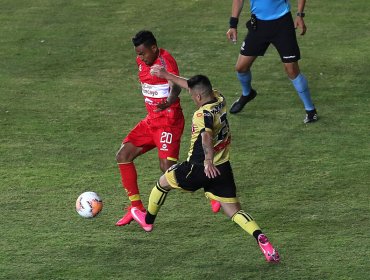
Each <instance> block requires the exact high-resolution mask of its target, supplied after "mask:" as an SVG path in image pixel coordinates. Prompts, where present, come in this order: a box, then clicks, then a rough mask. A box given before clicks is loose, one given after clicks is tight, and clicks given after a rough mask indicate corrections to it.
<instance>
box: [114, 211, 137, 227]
mask: <svg viewBox="0 0 370 280" xmlns="http://www.w3.org/2000/svg"><path fill="white" fill-rule="evenodd" d="M131 208H132V206H129V207H127V208H125V210H127V213H126V214H125V215H124V216H123V217H122V218H121V219H120V220H118V222H117V223H116V226H119V227H120V226H125V225H128V224H129V223H131V222H132V221H133V220H134V218H133V217H132V215H131Z"/></svg>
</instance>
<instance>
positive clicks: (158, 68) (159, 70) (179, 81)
mask: <svg viewBox="0 0 370 280" xmlns="http://www.w3.org/2000/svg"><path fill="white" fill-rule="evenodd" d="M150 74H152V75H154V76H157V77H159V78H162V79H166V80H167V81H169V82H172V83H174V84H176V85H178V86H180V87H182V88H184V89H188V82H187V81H188V80H187V79H185V78H182V77H180V76H176V75H174V74H172V73H169V72H167V70H166V69H165V68H164V67H163V66H162V65H158V64H156V65H153V66H152V67H151V68H150Z"/></svg>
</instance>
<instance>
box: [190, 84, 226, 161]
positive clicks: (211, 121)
mask: <svg viewBox="0 0 370 280" xmlns="http://www.w3.org/2000/svg"><path fill="white" fill-rule="evenodd" d="M213 92H214V94H215V100H214V101H211V102H208V103H206V104H204V105H202V106H201V107H200V108H199V109H198V110H197V111H195V113H194V115H193V120H192V127H191V140H190V149H189V153H188V159H187V161H189V162H191V163H194V164H203V161H204V151H203V147H202V136H201V134H202V132H204V131H210V132H212V136H213V150H214V159H213V164H214V165H219V164H222V163H224V162H227V161H228V160H229V149H230V145H229V144H230V140H231V135H230V129H229V123H228V121H227V113H226V102H225V98H224V97H223V96H222V95H221V94H220V93H218V92H217V90H214V91H213Z"/></svg>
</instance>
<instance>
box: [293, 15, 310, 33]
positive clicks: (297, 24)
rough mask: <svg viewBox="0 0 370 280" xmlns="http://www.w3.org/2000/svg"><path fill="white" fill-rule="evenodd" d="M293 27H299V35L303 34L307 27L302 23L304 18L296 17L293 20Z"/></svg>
mask: <svg viewBox="0 0 370 280" xmlns="http://www.w3.org/2000/svg"><path fill="white" fill-rule="evenodd" d="M294 28H295V29H297V28H299V29H301V33H300V34H301V35H304V34H305V33H306V31H307V27H306V24H305V23H304V20H303V18H302V17H298V16H297V17H296V19H295V21H294Z"/></svg>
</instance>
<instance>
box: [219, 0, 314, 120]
mask: <svg viewBox="0 0 370 280" xmlns="http://www.w3.org/2000/svg"><path fill="white" fill-rule="evenodd" d="M305 4H306V0H298V9H297V13H296V17H295V20H293V17H292V14H291V12H290V3H289V1H288V0H250V11H251V18H250V20H248V22H247V28H248V34H247V36H246V37H245V39H244V41H243V43H242V46H241V48H240V54H239V57H238V60H237V62H236V66H235V70H236V72H237V77H238V80H239V81H240V84H241V87H242V95H241V96H240V97H239V99H238V100H236V101H235V102H234V103H233V104H232V106H231V108H230V113H232V114H236V113H239V112H240V111H241V110H242V109H243V108H244V106H245V105H246V104H247V103H248V102H249V101H251V100H253V99H254V98H255V97H256V95H257V92H256V91H255V90H254V89H253V88H252V85H251V82H252V73H251V67H252V64H253V62H254V61H255V60H256V58H257V57H258V56H263V55H264V54H265V52H266V50H267V48H268V47H269V45H270V44H273V45H274V46H275V48H276V49H277V51H278V53H279V55H280V59H281V61H282V62H283V64H284V69H285V72H286V73H287V75H288V77H289V79H290V80H291V82H292V84H293V86H294V88H295V90H296V91H297V93H298V96H299V98H300V99H301V101H302V103H303V105H304V108H305V110H306V117H305V119H304V120H303V122H304V123H311V122H315V121H317V120H318V115H317V112H316V108H315V106H314V104H313V103H312V100H311V94H310V90H309V87H308V83H307V79H306V77H305V76H304V75H303V74H302V73H301V72H300V69H299V65H298V60H299V59H300V58H301V54H300V50H299V46H298V42H297V38H296V34H295V29H296V28H300V30H301V33H300V34H301V35H304V34H305V33H306V29H307V28H306V25H305V23H304V20H303V18H304V16H305V13H304V7H305ZM243 5H244V0H233V4H232V12H231V17H230V28H229V30H228V31H227V33H226V36H227V38H228V40H230V41H232V42H234V43H236V41H237V38H238V33H237V26H238V21H239V15H240V13H241V11H242V8H243Z"/></svg>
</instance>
